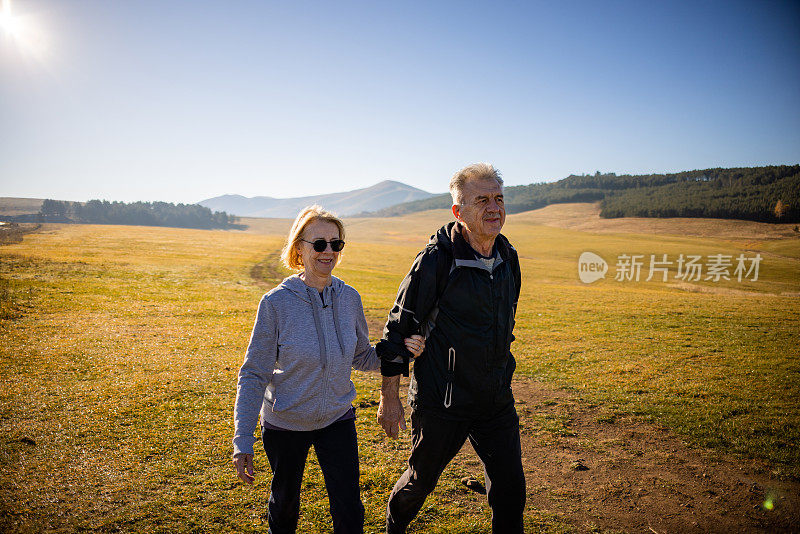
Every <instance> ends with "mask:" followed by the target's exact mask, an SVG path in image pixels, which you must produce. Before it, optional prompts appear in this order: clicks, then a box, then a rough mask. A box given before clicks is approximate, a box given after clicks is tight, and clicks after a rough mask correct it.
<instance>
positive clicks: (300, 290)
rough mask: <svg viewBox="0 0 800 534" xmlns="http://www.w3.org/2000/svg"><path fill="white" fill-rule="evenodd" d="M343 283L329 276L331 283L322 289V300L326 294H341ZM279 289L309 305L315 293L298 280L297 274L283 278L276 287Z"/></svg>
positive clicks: (311, 288)
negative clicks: (285, 290)
mask: <svg viewBox="0 0 800 534" xmlns="http://www.w3.org/2000/svg"><path fill="white" fill-rule="evenodd" d="M344 285H345V284H344V282H343V281H342V280H340V279H339V278H336V277H335V276H331V283H330V284H328V285H327V286H325V288H324V289H323V291H322V293H323V295H322V296H323V298H325V297H327V296H328V292H331V291H332V292H333V293H336V294H337V295H341V294H342V290H343V289H344ZM278 287H279V288H284V289H288V290H289V291H291V292H292V293H294V294H295V295H297V296H298V297H299V298H301V299H303V300H305V301H306V302H308V303H309V304H310V303H311V302H312V298H311V297H312V295H313V292H314V291H316V292H317V293H319V291H317V290H316V289H315V288H313V287H310V286H307V285H306V283H305V282H303V280H302V279H301V278H300V275H299V274H293V275H292V276H290V277H288V278H284V280H283V282H281V283H280V284H279V285H278Z"/></svg>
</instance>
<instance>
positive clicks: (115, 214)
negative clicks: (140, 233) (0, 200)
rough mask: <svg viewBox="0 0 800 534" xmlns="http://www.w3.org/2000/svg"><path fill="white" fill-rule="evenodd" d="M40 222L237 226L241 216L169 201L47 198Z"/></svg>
mask: <svg viewBox="0 0 800 534" xmlns="http://www.w3.org/2000/svg"><path fill="white" fill-rule="evenodd" d="M37 220H38V221H39V222H67V223H88V224H129V225H140V226H172V227H178V228H202V229H212V228H234V227H237V225H236V222H237V221H238V219H237V218H236V217H234V216H231V215H228V214H227V213H225V212H224V211H215V212H212V211H211V210H210V209H208V208H206V207H203V206H200V205H198V204H172V203H170V202H131V203H125V202H116V201H115V202H109V201H108V200H90V201H89V202H86V203H82V202H69V201H63V200H51V199H47V200H45V201H44V202H43V203H42V207H41V209H40V210H39V213H38V216H37Z"/></svg>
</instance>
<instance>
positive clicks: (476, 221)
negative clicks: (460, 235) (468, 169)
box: [453, 179, 506, 240]
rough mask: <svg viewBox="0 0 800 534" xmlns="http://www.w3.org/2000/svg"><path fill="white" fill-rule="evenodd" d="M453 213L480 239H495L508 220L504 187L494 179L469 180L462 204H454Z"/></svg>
mask: <svg viewBox="0 0 800 534" xmlns="http://www.w3.org/2000/svg"><path fill="white" fill-rule="evenodd" d="M453 215H455V216H456V219H457V220H458V221H459V222H461V223H462V224H463V225H464V226H466V227H467V230H469V232H470V233H471V234H473V235H474V236H475V237H477V238H478V239H480V240H489V239H494V238H495V237H497V235H498V234H499V233H500V230H502V228H503V224H505V222H506V209H505V206H504V204H503V188H502V187H501V186H500V184H498V183H497V181H496V180H492V179H489V180H470V181H468V182H467V183H465V184H464V190H463V195H462V201H461V205H454V206H453Z"/></svg>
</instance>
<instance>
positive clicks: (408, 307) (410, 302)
mask: <svg viewBox="0 0 800 534" xmlns="http://www.w3.org/2000/svg"><path fill="white" fill-rule="evenodd" d="M440 254H442V252H441V251H439V250H438V248H436V247H435V246H428V247H426V248H425V250H423V251H422V252H420V253H419V254H417V257H416V258H415V259H414V263H413V264H412V265H411V270H410V271H409V272H408V274H407V275H406V277H405V278H404V279H403V281H402V282H401V283H400V289H398V291H397V299H396V300H395V302H394V306H393V307H392V310H391V311H390V312H389V318H388V320H387V321H386V326H385V327H384V329H383V338H381V340H380V341H379V342H378V344H377V345H376V346H375V349H376V350H377V352H378V356H380V358H381V374H382V375H383V376H397V375H399V374H402V375H403V376H408V362H409V358H411V357H412V355H411V353H410V352H409V351H408V349H406V347H405V344H404V343H403V340H405V338H407V337H410V336H411V335H413V334H418V333H419V332H420V329H421V327H422V325H423V322H424V321H425V320H426V319H427V317H428V314H429V313H430V311H431V309H432V308H433V306H434V304H435V303H436V298H437V295H436V292H437V287H436V271H437V265H438V256H439V255H440Z"/></svg>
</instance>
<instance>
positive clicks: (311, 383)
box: [233, 275, 380, 455]
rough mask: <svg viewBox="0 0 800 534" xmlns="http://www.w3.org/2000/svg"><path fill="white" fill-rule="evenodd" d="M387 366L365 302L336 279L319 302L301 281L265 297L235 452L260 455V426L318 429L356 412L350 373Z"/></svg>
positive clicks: (239, 402) (242, 380)
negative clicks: (371, 336)
mask: <svg viewBox="0 0 800 534" xmlns="http://www.w3.org/2000/svg"><path fill="white" fill-rule="evenodd" d="M351 368H354V369H358V370H360V371H368V370H375V369H379V368H380V359H379V358H378V355H377V354H376V353H375V348H374V347H372V346H370V344H369V335H368V330H367V321H366V319H365V318H364V309H363V307H362V305H361V296H360V295H359V294H358V292H357V291H356V290H355V289H353V288H352V287H350V286H348V285H347V284H345V283H344V282H342V281H341V280H340V279H338V278H336V277H335V276H334V277H332V280H331V283H330V285H328V286H326V287H325V289H324V290H323V292H322V296H320V293H319V291H317V290H316V289H315V288H313V287H309V286H307V285H306V284H305V282H303V281H302V280H301V279H300V277H299V276H298V275H294V276H290V277H289V278H286V279H285V280H284V281H283V282H281V284H280V285H279V286H278V287H276V288H274V289H273V290H271V291H270V292H269V293H267V294H266V295H264V296H263V297H262V298H261V302H260V304H259V306H258V315H257V316H256V322H255V326H253V333H252V334H251V336H250V344H249V346H248V347H247V354H246V355H245V358H244V364H243V365H242V368H241V369H240V370H239V384H238V386H237V388H236V406H235V408H234V425H235V431H234V437H233V453H234V455H236V454H240V453H247V454H253V445H254V444H255V442H256V438H255V437H254V436H253V433H254V432H255V429H256V423H257V422H258V417H259V413H260V414H261V420H262V421H266V422H267V423H269V424H271V425H274V426H276V427H279V428H284V429H286V430H316V429H319V428H323V427H326V426H328V425H329V424H331V423H333V422H334V421H336V420H337V419H339V418H340V417H342V416H343V415H344V414H345V413H346V412H347V411H348V410H349V409H350V407H351V403H352V402H353V399H355V397H356V389H355V386H354V385H353V382H352V381H351V380H350V369H351Z"/></svg>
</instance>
